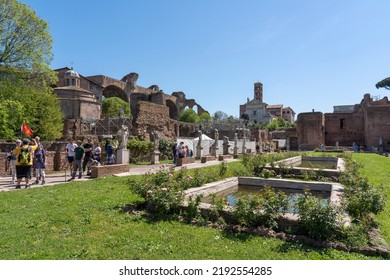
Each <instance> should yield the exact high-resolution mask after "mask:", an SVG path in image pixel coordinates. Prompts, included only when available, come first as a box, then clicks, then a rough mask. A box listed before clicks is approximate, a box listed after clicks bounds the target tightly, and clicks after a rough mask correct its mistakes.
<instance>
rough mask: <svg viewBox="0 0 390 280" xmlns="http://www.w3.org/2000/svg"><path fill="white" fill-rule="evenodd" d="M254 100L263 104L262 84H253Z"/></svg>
mask: <svg viewBox="0 0 390 280" xmlns="http://www.w3.org/2000/svg"><path fill="white" fill-rule="evenodd" d="M254 93H255V94H254V97H253V98H254V99H256V100H259V101H260V102H261V103H263V84H262V83H259V82H257V83H255V84H254Z"/></svg>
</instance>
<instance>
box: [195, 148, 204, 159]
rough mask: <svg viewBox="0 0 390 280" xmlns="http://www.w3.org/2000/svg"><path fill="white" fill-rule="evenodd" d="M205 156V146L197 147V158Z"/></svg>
mask: <svg viewBox="0 0 390 280" xmlns="http://www.w3.org/2000/svg"><path fill="white" fill-rule="evenodd" d="M202 157H203V148H202V147H197V148H196V158H197V159H200V158H202Z"/></svg>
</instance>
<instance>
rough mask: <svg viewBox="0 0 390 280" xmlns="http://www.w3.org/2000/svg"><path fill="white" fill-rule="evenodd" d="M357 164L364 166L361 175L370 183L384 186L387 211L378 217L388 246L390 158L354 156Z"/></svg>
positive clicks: (372, 155) (389, 240)
mask: <svg viewBox="0 0 390 280" xmlns="http://www.w3.org/2000/svg"><path fill="white" fill-rule="evenodd" d="M352 158H353V159H354V160H355V161H356V162H358V163H360V164H362V165H363V168H362V169H361V174H362V175H363V176H365V177H367V178H368V181H369V182H370V183H372V184H374V185H375V186H378V187H380V186H382V187H383V193H384V194H385V197H386V201H387V203H386V206H385V210H384V211H383V212H382V213H380V214H379V215H377V216H376V218H375V220H376V221H377V222H378V223H379V227H380V229H381V232H382V236H383V237H384V238H385V240H386V242H387V244H390V201H389V199H390V158H389V157H384V156H380V155H377V154H361V153H356V154H353V157H352Z"/></svg>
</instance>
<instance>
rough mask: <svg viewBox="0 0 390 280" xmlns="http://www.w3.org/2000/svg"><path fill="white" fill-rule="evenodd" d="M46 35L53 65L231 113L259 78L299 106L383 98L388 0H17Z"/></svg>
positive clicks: (268, 94)
mask: <svg viewBox="0 0 390 280" xmlns="http://www.w3.org/2000/svg"><path fill="white" fill-rule="evenodd" d="M21 2H24V3H26V4H27V5H28V6H30V7H31V8H32V9H33V10H35V11H36V12H37V14H38V16H39V17H41V18H43V19H45V20H46V21H47V22H48V23H49V26H50V33H51V34H52V36H53V40H54V45H53V53H54V60H53V62H52V68H53V69H56V68H61V67H65V66H68V67H70V66H71V65H72V63H73V66H74V69H75V70H76V71H78V72H79V73H80V74H82V75H84V76H89V75H97V74H103V75H106V76H109V77H113V78H117V79H121V78H122V77H123V76H124V75H126V74H128V73H130V72H136V73H138V74H139V79H138V84H139V85H140V86H144V87H149V86H150V85H154V84H157V85H158V86H159V87H160V89H162V90H163V91H164V92H165V93H167V94H171V93H172V92H174V91H183V92H184V93H185V94H186V96H187V98H194V99H196V101H197V102H198V103H199V104H200V105H201V106H202V107H204V108H205V109H206V110H208V111H209V112H210V113H214V112H216V111H219V110H221V111H224V112H226V113H227V114H229V115H234V116H238V114H239V105H240V104H243V103H245V102H246V99H247V97H249V98H251V99H252V98H253V84H254V83H255V82H262V83H263V89H264V102H266V103H268V104H284V106H290V107H291V108H293V109H294V111H295V112H296V113H297V114H298V113H301V112H309V111H311V110H312V109H315V110H316V111H321V112H324V113H326V112H332V111H333V106H334V105H348V104H355V103H360V101H361V99H362V98H363V95H364V94H365V93H370V94H372V95H374V96H380V97H384V96H386V95H388V92H387V91H386V90H385V89H376V88H375V84H376V83H377V82H378V81H380V80H382V79H384V78H386V77H389V76H390V69H389V66H390V55H389V54H390V36H389V30H390V18H389V16H388V13H389V11H390V1H387V0H383V1H379V0H378V1H376V0H370V1H359V0H355V1H349V0H347V1H340V0H337V1H334V0H326V1H309V0H307V1H303V0H301V1H300V0H295V1H288V0H269V1H265V0H263V1H260V0H258V1H254V0H242V1H230V0H224V1H222V0H214V1H212V0H208V1H206V0H197V1H183V0H165V1H162V0H161V1H157V0H156V1H152V0H143V1H130V0H128V1H126V0H110V1H101V0H77V1H76V0H66V1H64V0H55V1H43V0H24V1H21Z"/></svg>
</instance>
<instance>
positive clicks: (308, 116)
mask: <svg viewBox="0 0 390 280" xmlns="http://www.w3.org/2000/svg"><path fill="white" fill-rule="evenodd" d="M324 124H325V121H324V115H323V114H322V113H321V112H310V113H300V114H299V115H298V124H297V136H298V139H297V140H298V143H297V144H298V146H299V148H300V149H302V150H307V149H315V148H318V147H319V146H320V145H321V144H325V129H324Z"/></svg>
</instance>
